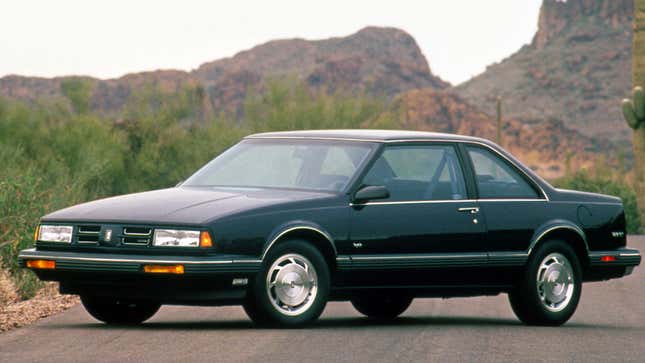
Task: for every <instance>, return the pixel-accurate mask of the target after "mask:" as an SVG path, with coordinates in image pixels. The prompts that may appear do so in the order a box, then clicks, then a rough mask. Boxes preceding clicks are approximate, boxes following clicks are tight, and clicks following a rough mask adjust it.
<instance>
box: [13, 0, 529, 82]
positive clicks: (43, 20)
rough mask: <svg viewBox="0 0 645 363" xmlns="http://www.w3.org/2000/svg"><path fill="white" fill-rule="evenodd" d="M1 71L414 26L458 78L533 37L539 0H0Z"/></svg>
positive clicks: (210, 53)
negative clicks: (366, 28)
mask: <svg viewBox="0 0 645 363" xmlns="http://www.w3.org/2000/svg"><path fill="white" fill-rule="evenodd" d="M1 1H2V2H4V4H3V5H2V7H1V8H2V12H1V13H0V77H2V76H5V75H8V74H20V75H27V76H42V77H54V76H63V75H70V74H80V75H89V76H94V77H98V78H114V77H119V76H122V75H124V74H127V73H132V72H140V71H146V70H156V69H182V70H191V69H194V68H197V67H198V66H199V65H200V64H201V63H205V62H208V61H212V60H215V59H219V58H224V57H230V56H233V55H234V54H235V53H237V52H239V51H242V50H245V49H248V48H251V47H253V46H255V45H258V44H261V43H264V42H266V41H269V40H273V39H282V38H305V39H323V38H328V37H338V36H346V35H349V34H352V33H354V32H356V31H358V30H359V29H361V28H363V27H365V26H389V27H397V28H400V29H403V30H405V31H407V32H408V33H410V34H411V35H412V36H413V37H414V38H415V39H416V41H417V43H418V44H419V46H420V48H421V50H422V52H423V53H424V55H425V56H426V58H427V59H428V62H429V64H430V68H431V70H432V72H433V73H435V74H436V75H439V76H440V77H441V78H443V79H444V80H447V81H449V82H451V83H453V84H459V83H461V82H464V81H466V80H468V79H469V78H471V77H473V76H475V75H477V74H479V73H481V72H483V71H484V70H485V68H486V66H487V65H490V64H492V63H495V62H499V61H501V60H502V59H503V58H505V57H507V56H509V55H511V54H512V53H514V52H515V51H517V50H518V49H519V48H520V47H521V46H522V45H524V44H528V43H530V42H531V39H532V37H533V35H534V33H535V31H536V30H537V19H538V13H539V8H540V4H541V0H485V1H484V0H416V1H408V0H395V1H393V0H389V1H382V0H371V1H363V0H353V1H352V0H323V1H316V2H314V1H306V0H299V1H298V0H296V1H293V0H273V1H267V0H256V1H251V0H228V1H219V0H211V1H198V0H181V1H165V0H126V1H124V0H110V1H91V0H56V1H51V0H40V1H36V0H19V1H9V0H1Z"/></svg>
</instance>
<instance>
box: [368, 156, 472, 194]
mask: <svg viewBox="0 0 645 363" xmlns="http://www.w3.org/2000/svg"><path fill="white" fill-rule="evenodd" d="M363 185H382V186H385V187H386V188H387V189H388V191H389V192H390V198H389V200H391V201H412V200H460V199H466V187H465V183H464V176H463V173H462V170H461V166H460V164H459V159H458V158H457V153H456V152H455V148H454V147H453V146H447V145H432V146H431V145H420V146H388V147H387V148H386V149H385V150H384V151H383V154H381V156H380V157H379V158H378V159H377V160H376V162H375V163H374V165H373V166H372V168H371V169H370V171H369V172H368V173H367V175H366V176H365V178H364V179H363Z"/></svg>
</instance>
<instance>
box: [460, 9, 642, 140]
mask: <svg viewBox="0 0 645 363" xmlns="http://www.w3.org/2000/svg"><path fill="white" fill-rule="evenodd" d="M632 17H633V0H567V1H562V0H544V2H543V4H542V8H541V10H540V15H539V20H538V27H539V28H538V31H537V33H536V34H535V37H534V38H533V41H532V43H531V44H529V45H526V46H524V47H522V48H521V49H520V50H519V51H517V52H516V53H515V54H513V55H511V56H510V57H508V58H506V59H504V60H502V61H501V62H499V63H497V64H493V65H491V66H489V67H488V68H487V69H486V71H485V72H484V73H482V74H480V75H478V76H476V77H474V78H473V79H471V80H470V81H468V82H465V83H464V84H461V85H459V86H457V87H456V88H454V90H453V91H454V92H456V93H457V94H458V95H460V96H461V97H463V98H464V99H466V100H468V101H469V102H471V103H473V104H474V105H477V106H480V107H482V109H484V110H486V111H488V112H492V111H493V110H494V107H495V99H496V98H497V97H498V96H500V97H502V98H503V100H504V106H505V109H506V110H507V114H508V115H509V116H510V117H513V118H517V119H518V120H521V121H523V122H525V123H537V122H543V120H545V119H547V120H561V121H562V122H563V123H564V125H565V126H566V127H567V128H570V129H573V130H576V131H578V132H579V133H582V134H584V135H586V136H593V137H596V138H600V139H609V140H613V141H624V140H627V139H628V138H629V135H630V133H629V130H628V128H627V126H626V125H625V122H624V121H623V119H622V115H621V111H620V99H621V98H623V97H624V96H625V95H626V93H627V92H628V90H629V89H630V88H631V79H630V69H631V42H632V30H631V27H632Z"/></svg>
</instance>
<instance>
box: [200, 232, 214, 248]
mask: <svg viewBox="0 0 645 363" xmlns="http://www.w3.org/2000/svg"><path fill="white" fill-rule="evenodd" d="M199 247H213V239H212V238H211V234H210V233H208V232H206V231H203V232H202V233H201V234H200V235H199Z"/></svg>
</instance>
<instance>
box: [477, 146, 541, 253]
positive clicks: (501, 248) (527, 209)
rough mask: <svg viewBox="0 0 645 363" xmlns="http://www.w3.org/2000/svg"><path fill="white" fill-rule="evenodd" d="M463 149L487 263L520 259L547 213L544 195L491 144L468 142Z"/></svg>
mask: <svg viewBox="0 0 645 363" xmlns="http://www.w3.org/2000/svg"><path fill="white" fill-rule="evenodd" d="M465 150H466V153H467V155H468V158H469V159H470V161H471V165H472V170H473V174H475V175H474V178H475V185H476V188H477V193H478V202H479V207H480V208H481V212H482V217H483V219H485V223H486V227H487V229H488V233H487V237H486V245H487V246H488V250H489V255H490V262H491V264H496V263H497V264H503V265H509V264H513V263H516V264H521V263H523V261H524V260H525V257H522V256H521V255H522V253H523V252H525V251H526V250H527V249H528V247H529V243H530V240H531V238H532V236H533V233H534V231H535V229H536V228H537V227H538V226H539V225H540V224H542V223H543V222H544V220H543V218H544V216H546V215H548V214H547V213H545V209H546V208H547V207H548V205H547V199H546V197H545V195H544V194H543V192H542V191H541V189H540V188H539V186H538V185H536V184H535V182H533V181H532V180H531V179H530V178H529V177H528V176H527V175H526V174H525V173H524V172H522V171H521V169H519V168H518V167H517V166H515V165H514V164H513V163H511V162H510V161H509V160H508V159H506V158H505V157H504V156H502V155H501V154H499V153H498V152H496V151H494V150H492V149H491V148H489V147H486V146H483V145H468V146H466V147H465ZM513 256H515V257H513Z"/></svg>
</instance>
